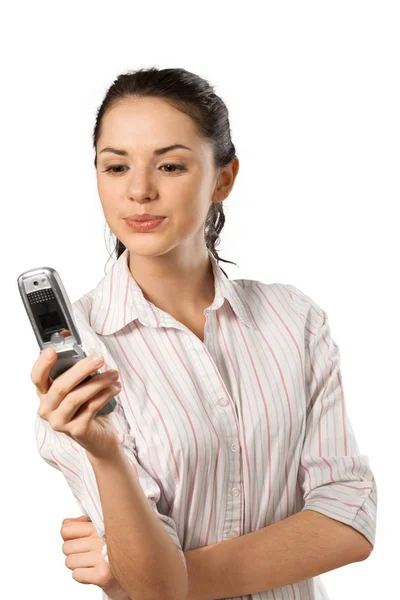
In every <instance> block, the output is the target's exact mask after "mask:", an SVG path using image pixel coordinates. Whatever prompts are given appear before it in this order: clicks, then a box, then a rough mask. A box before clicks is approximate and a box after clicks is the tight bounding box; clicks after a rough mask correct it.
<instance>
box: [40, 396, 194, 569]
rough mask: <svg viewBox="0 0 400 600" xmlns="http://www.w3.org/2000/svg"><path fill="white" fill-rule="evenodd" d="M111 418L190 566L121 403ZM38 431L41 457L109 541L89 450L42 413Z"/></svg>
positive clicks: (152, 501) (143, 485)
mask: <svg viewBox="0 0 400 600" xmlns="http://www.w3.org/2000/svg"><path fill="white" fill-rule="evenodd" d="M108 418H109V419H110V420H111V421H112V423H113V426H114V428H115V430H116V432H117V434H118V439H119V442H120V444H121V447H122V449H123V451H124V453H125V455H126V457H127V459H128V461H129V463H130V464H131V466H132V469H133V471H134V473H135V475H136V478H137V479H138V481H139V484H140V486H141V488H142V490H143V492H144V494H145V496H146V497H147V498H148V500H149V502H150V505H151V507H152V509H153V510H154V512H155V514H156V515H157V517H158V518H159V519H160V520H161V521H162V522H163V523H164V526H165V528H166V530H167V532H168V534H169V535H170V537H171V539H172V541H173V542H174V544H175V546H176V547H177V548H178V551H179V554H180V556H181V558H182V561H183V563H184V564H185V566H186V559H185V555H184V552H183V550H182V546H181V542H180V540H179V537H178V534H177V529H176V524H175V522H174V520H173V519H172V518H171V517H169V516H167V515H164V514H161V513H160V512H159V511H158V509H157V503H158V501H159V499H160V488H159V486H158V484H157V483H156V482H155V481H154V479H153V478H152V477H151V476H150V475H149V474H148V473H147V471H145V469H143V467H142V466H141V465H140V464H139V462H138V460H137V457H136V453H135V449H134V441H133V438H132V436H131V435H130V433H129V431H128V429H127V426H126V418H125V416H124V413H123V408H122V406H121V404H120V403H118V404H117V406H116V407H115V409H114V411H113V412H112V413H110V414H109V415H108ZM35 430H36V442H37V447H38V450H39V454H40V456H41V457H42V458H43V459H44V460H45V461H46V462H47V463H48V464H49V465H51V466H52V467H54V468H55V469H57V470H58V471H61V472H62V473H63V475H64V477H65V479H66V481H67V483H68V485H69V487H70V489H71V491H72V493H73V494H74V496H75V498H76V500H77V502H78V504H79V506H80V509H81V510H82V513H83V514H85V515H86V516H87V517H89V519H90V520H91V521H92V522H93V525H94V527H95V529H96V532H97V535H98V536H99V537H100V538H103V540H104V541H105V529H104V518H103V511H102V507H101V502H100V494H99V489H98V486H97V481H96V476H95V474H94V471H93V467H92V465H91V463H90V461H89V459H88V457H87V455H86V451H85V450H84V448H82V446H80V444H78V443H77V442H75V440H73V439H72V438H70V437H69V436H68V435H66V434H65V433H63V432H60V431H54V430H53V429H52V427H51V426H50V424H49V423H48V421H46V420H45V419H43V418H42V417H40V416H39V415H38V413H36V427H35ZM103 551H104V553H103V554H104V556H105V558H106V560H108V556H107V554H106V548H103Z"/></svg>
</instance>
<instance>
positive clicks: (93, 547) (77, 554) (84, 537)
mask: <svg viewBox="0 0 400 600" xmlns="http://www.w3.org/2000/svg"><path fill="white" fill-rule="evenodd" d="M61 537H62V538H63V540H64V544H63V546H62V551H63V553H64V554H65V555H66V557H67V558H66V560H65V565H66V566H67V567H68V569H71V571H72V577H73V578H74V579H75V581H78V582H79V583H86V584H87V583H91V584H94V585H98V586H99V587H101V588H102V589H103V590H104V592H105V593H106V594H107V595H108V596H109V597H110V598H113V599H114V600H125V599H126V600H128V599H129V596H128V595H127V593H126V592H125V590H124V589H123V588H121V586H120V584H119V582H118V581H117V580H116V579H115V577H114V576H113V574H112V573H111V569H110V566H109V565H108V563H107V562H106V561H105V559H104V557H103V555H102V548H103V546H104V545H105V541H104V540H103V539H101V538H99V536H98V535H97V531H96V529H95V527H94V525H93V523H92V521H91V520H90V519H89V518H88V517H86V516H85V515H82V516H81V517H77V518H74V519H65V520H64V521H63V525H62V527H61Z"/></svg>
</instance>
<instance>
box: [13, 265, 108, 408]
mask: <svg viewBox="0 0 400 600" xmlns="http://www.w3.org/2000/svg"><path fill="white" fill-rule="evenodd" d="M18 288H19V292H20V294H21V298H22V301H23V303H24V306H25V310H26V312H27V314H28V317H29V321H30V323H31V326H32V329H33V331H34V334H35V336H36V339H37V341H38V344H39V347H40V349H41V351H42V350H45V349H46V348H49V347H52V348H54V350H55V351H56V352H57V355H58V357H57V361H56V362H55V364H54V365H53V366H52V368H51V370H50V377H51V378H52V379H53V380H54V379H56V378H57V377H58V376H59V375H61V374H62V373H64V371H66V370H67V369H69V368H70V367H72V366H73V365H74V364H75V363H77V362H78V361H80V360H82V359H83V358H85V357H86V356H87V352H86V349H85V348H84V344H83V342H82V339H81V336H80V333H79V330H78V327H77V325H76V322H75V319H74V316H73V312H72V306H71V303H70V301H69V298H68V295H67V292H66V291H65V288H64V285H63V283H62V281H61V277H60V276H59V274H58V273H57V271H56V270H55V269H53V268H52V267H40V268H38V269H29V270H28V271H24V272H23V273H21V275H20V276H19V277H18ZM61 332H62V333H61ZM99 373H100V371H98V370H96V371H95V372H93V373H91V374H90V375H89V377H87V378H86V379H84V380H83V381H87V380H88V379H90V378H91V377H94V376H95V375H97V374H99ZM83 381H82V383H83ZM116 405H117V401H116V400H115V398H114V397H113V398H110V400H109V401H108V402H107V404H105V405H104V406H103V407H102V408H101V409H100V410H98V411H97V413H96V416H98V415H108V414H109V413H110V412H112V411H113V410H114V408H115V407H116Z"/></svg>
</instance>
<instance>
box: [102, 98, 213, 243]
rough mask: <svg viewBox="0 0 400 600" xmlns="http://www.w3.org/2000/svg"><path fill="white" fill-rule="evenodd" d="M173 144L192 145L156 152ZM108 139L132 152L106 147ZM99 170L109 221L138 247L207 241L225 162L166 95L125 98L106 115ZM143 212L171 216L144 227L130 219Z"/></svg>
mask: <svg viewBox="0 0 400 600" xmlns="http://www.w3.org/2000/svg"><path fill="white" fill-rule="evenodd" d="M173 144H183V145H184V146H187V147H188V148H190V150H186V149H183V148H176V149H173V150H169V151H167V152H165V153H164V154H160V155H156V154H154V151H155V150H157V149H159V148H165V147H167V146H172V145H173ZM107 147H108V148H110V147H111V148H114V149H117V150H123V151H125V152H126V155H124V156H119V155H117V154H115V153H113V152H110V151H106V152H103V149H104V148H107ZM172 165H174V166H172ZM175 165H176V166H175ZM96 173H97V187H98V191H99V196H100V200H101V203H102V206H103V210H104V215H105V218H106V220H107V223H108V225H109V227H110V229H111V231H112V232H113V233H114V234H115V235H116V236H117V238H118V239H119V240H120V241H121V242H122V243H123V244H124V246H126V247H127V248H128V249H129V250H130V251H131V252H132V253H133V254H141V255H158V254H164V253H166V252H168V251H169V250H171V249H172V248H174V247H177V246H179V245H181V244H183V247H184V249H185V250H186V251H190V250H192V249H193V250H199V249H201V248H203V247H205V241H204V223H205V219H206V216H207V212H208V210H209V207H210V204H211V200H212V198H218V201H220V198H219V197H218V196H217V195H216V194H214V191H215V190H216V188H217V185H218V181H219V173H220V170H218V169H215V167H214V164H213V156H212V148H211V146H210V144H208V143H206V142H205V141H204V140H202V139H201V138H200V137H199V136H198V133H197V131H196V128H195V125H194V122H193V121H192V119H191V118H190V117H188V116H187V115H186V114H184V113H182V112H181V111H179V110H177V109H175V108H173V107H172V106H170V105H169V104H168V103H167V102H165V101H164V100H162V99H159V98H140V99H133V98H132V99H131V98H129V99H124V100H120V101H118V103H117V104H116V105H115V106H114V107H113V108H112V109H110V111H109V112H107V113H106V114H105V115H104V116H103V120H102V123H101V135H100V137H99V140H98V143H97V169H96ZM222 199H223V198H222ZM136 212H138V213H144V212H147V213H150V214H155V215H161V216H165V217H167V218H166V219H164V221H162V223H161V225H159V226H158V227H156V228H155V229H153V230H150V231H146V232H145V233H139V232H136V231H134V230H132V229H131V228H130V227H129V226H128V225H127V224H126V222H125V221H124V217H127V216H128V215H131V214H133V213H136Z"/></svg>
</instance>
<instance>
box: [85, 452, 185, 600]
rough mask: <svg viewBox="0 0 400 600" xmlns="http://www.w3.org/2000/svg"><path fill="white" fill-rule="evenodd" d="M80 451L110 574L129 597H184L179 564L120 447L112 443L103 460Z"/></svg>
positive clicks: (141, 599)
mask: <svg viewBox="0 0 400 600" xmlns="http://www.w3.org/2000/svg"><path fill="white" fill-rule="evenodd" d="M86 454H87V456H88V459H89V461H90V463H91V465H92V467H93V471H94V474H95V476H96V481H97V485H98V488H99V494H100V501H101V506H102V509H103V518H104V528H105V539H106V543H107V552H108V558H109V562H110V569H111V572H112V574H113V575H114V577H115V578H116V579H117V580H118V581H119V582H120V583H121V586H122V587H123V588H124V589H125V590H126V591H127V593H128V594H129V596H130V597H132V598H135V600H153V599H154V600H155V599H157V600H159V599H160V598H163V600H168V599H171V600H181V599H182V600H185V599H186V596H187V590H188V577H187V571H186V569H185V565H184V564H183V562H182V559H181V557H180V555H179V552H178V550H177V548H176V546H175V544H174V542H173V541H172V540H171V538H170V537H169V535H168V533H167V532H166V531H165V528H164V527H163V524H162V523H161V522H160V520H159V519H158V518H157V516H156V515H155V514H154V511H153V510H152V508H151V506H150V504H149V501H148V499H147V498H146V496H145V495H144V493H143V490H142V488H141V487H140V485H139V483H138V481H137V479H136V477H135V475H134V473H133V472H132V469H131V467H130V465H129V463H128V460H127V458H126V456H125V454H124V452H123V450H122V449H121V448H120V446H118V445H116V447H115V451H114V452H112V453H110V457H109V458H107V459H98V458H96V457H93V456H92V455H90V453H89V452H86Z"/></svg>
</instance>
